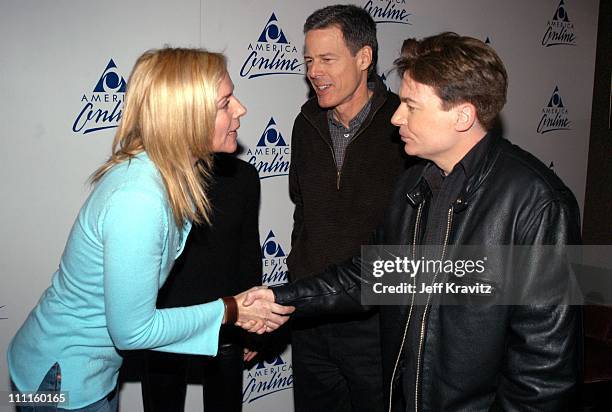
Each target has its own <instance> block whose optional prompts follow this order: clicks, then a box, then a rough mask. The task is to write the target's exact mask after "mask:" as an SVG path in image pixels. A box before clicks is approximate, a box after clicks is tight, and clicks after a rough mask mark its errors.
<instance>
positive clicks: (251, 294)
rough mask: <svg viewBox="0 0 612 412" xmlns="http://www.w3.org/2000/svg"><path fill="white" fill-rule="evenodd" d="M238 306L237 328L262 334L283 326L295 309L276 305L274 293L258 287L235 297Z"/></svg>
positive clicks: (263, 287)
mask: <svg viewBox="0 0 612 412" xmlns="http://www.w3.org/2000/svg"><path fill="white" fill-rule="evenodd" d="M234 298H235V299H236V303H237V304H238V321H237V322H236V325H237V326H240V327H241V328H243V329H245V330H248V331H249V332H254V333H257V334H262V333H264V332H272V331H274V330H276V329H278V328H279V327H280V326H281V325H283V324H284V323H285V322H287V320H289V316H287V315H290V314H291V313H293V311H294V310H295V308H294V307H293V306H282V305H278V304H276V303H274V293H272V291H271V290H270V289H268V288H267V287H266V286H256V287H254V288H251V289H249V290H247V291H245V292H242V293H240V294H239V295H236V296H234Z"/></svg>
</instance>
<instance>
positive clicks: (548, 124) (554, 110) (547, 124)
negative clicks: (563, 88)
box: [537, 86, 572, 134]
mask: <svg viewBox="0 0 612 412" xmlns="http://www.w3.org/2000/svg"><path fill="white" fill-rule="evenodd" d="M571 125H572V122H571V121H570V119H569V117H568V115H567V108H566V107H565V106H564V105H563V99H562V98H561V94H559V87H557V86H555V90H554V91H553V94H552V96H550V99H549V100H548V104H547V105H546V106H545V107H543V108H542V117H541V118H540V123H539V124H538V129H537V130H538V133H541V134H544V133H548V132H552V131H555V130H571V127H570V126H571Z"/></svg>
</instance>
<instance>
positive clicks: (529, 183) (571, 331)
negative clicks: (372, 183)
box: [273, 136, 581, 411]
mask: <svg viewBox="0 0 612 412" xmlns="http://www.w3.org/2000/svg"><path fill="white" fill-rule="evenodd" d="M491 138H492V140H491V144H490V145H489V147H488V149H487V152H486V153H485V155H484V156H483V158H482V159H481V160H480V161H479V163H478V166H477V167H476V171H475V173H474V174H473V175H472V176H471V177H470V178H469V179H468V181H467V183H466V186H465V188H464V190H463V192H462V193H461V194H460V195H459V197H458V198H457V200H456V201H455V202H454V203H453V204H452V205H450V206H449V214H448V219H449V221H448V224H447V228H445V230H446V231H447V233H446V242H447V243H448V245H486V246H495V245H517V246H520V245H556V246H563V245H575V244H579V243H580V240H581V239H580V223H579V222H580V217H579V210H578V205H577V203H576V200H575V198H574V196H573V194H572V193H571V191H570V190H569V189H568V188H567V187H566V186H565V185H564V184H563V183H562V182H561V180H560V179H559V178H558V177H557V176H556V175H555V174H554V172H552V171H551V170H550V169H548V168H547V167H546V166H545V165H544V164H543V163H542V162H540V161H539V160H537V159H536V158H535V157H534V156H532V155H531V154H529V153H527V152H525V151H524V150H522V149H520V148H519V147H517V146H515V145H513V144H511V143H510V142H508V141H507V140H505V139H503V138H501V137H494V136H491ZM427 164H428V162H425V161H423V162H421V163H419V164H417V165H415V166H414V167H412V168H411V169H410V170H408V171H407V172H406V173H404V174H403V175H402V177H401V178H400V179H399V180H398V184H397V186H396V188H395V191H394V193H393V195H392V197H391V202H390V206H389V207H388V209H387V210H386V213H385V218H384V221H383V223H382V224H381V226H380V227H379V228H378V229H377V230H376V231H375V234H374V235H373V239H372V240H371V242H372V243H374V244H382V245H413V244H415V243H416V244H418V243H419V241H420V239H421V236H422V233H423V231H424V227H423V226H424V225H425V224H426V222H425V220H426V219H423V218H422V216H423V215H425V214H426V211H427V208H428V205H429V204H431V192H430V191H429V190H428V186H427V184H426V183H425V181H424V179H423V170H424V167H427ZM407 249H411V248H407ZM529 258H530V260H528V261H527V266H526V268H527V269H528V273H527V274H524V273H522V277H521V279H522V280H525V281H526V282H527V284H525V285H523V286H524V287H525V288H529V287H530V282H536V281H537V282H538V283H539V284H544V283H546V284H549V285H557V284H559V283H560V282H565V281H566V279H565V278H564V276H565V274H566V273H567V271H566V270H565V269H564V266H563V262H562V261H561V260H560V259H559V260H551V259H544V258H541V259H540V258H539V255H537V254H533V256H529ZM365 265H366V263H365V261H363V260H362V258H361V257H360V256H359V255H356V257H354V258H352V259H349V260H347V261H345V262H344V263H340V264H335V265H331V266H329V267H328V268H326V269H325V270H324V271H323V272H322V273H321V274H319V275H317V276H316V277H311V278H308V279H302V280H300V281H298V282H295V283H293V284H290V285H283V286H281V287H278V288H274V289H273V291H274V295H275V298H276V302H278V303H281V304H284V305H286V304H291V305H294V306H296V308H297V310H296V312H295V315H294V316H296V315H297V316H301V315H310V314H313V315H314V314H317V315H318V314H321V313H331V312H333V313H349V312H352V311H360V310H365V309H369V308H367V307H365V306H364V305H362V304H361V291H362V290H361V289H362V287H364V285H368V286H367V287H369V285H370V284H371V283H372V282H375V281H376V280H375V279H374V278H372V277H368V273H371V272H370V271H368V270H365V271H364V272H363V273H364V274H363V275H362V267H365ZM512 278H513V275H512V274H509V273H507V272H503V271H502V272H500V273H498V274H497V278H493V279H488V281H489V282H490V283H493V284H495V285H497V288H499V289H500V290H502V291H503V290H504V288H506V289H508V288H510V287H511V286H510V285H511V284H512V280H513V279H512ZM476 280H478V279H476ZM563 302H564V301H555V300H550V301H547V302H545V304H544V303H538V302H534V303H533V304H529V303H528V302H524V304H521V305H512V306H510V305H499V304H490V305H487V304H477V305H465V304H464V305H462V304H458V305H452V306H447V305H440V304H439V302H438V301H437V300H436V298H434V299H432V300H431V301H430V302H429V304H428V305H427V306H426V309H425V311H424V314H423V316H422V317H419V318H418V319H409V313H410V312H411V311H410V305H409V304H406V305H401V306H380V307H379V311H380V327H381V345H382V347H381V350H382V362H383V379H384V381H383V382H384V385H385V391H386V393H385V398H386V403H387V407H389V405H391V407H389V410H392V411H415V410H416V411H467V410H469V411H488V410H521V411H558V410H566V409H567V408H568V407H569V403H568V401H569V399H570V397H571V396H572V395H573V392H574V390H575V387H576V385H577V381H578V380H579V370H580V367H579V365H580V348H581V344H580V342H581V332H580V323H581V322H580V320H581V310H580V308H579V307H577V306H568V305H564V304H561V303H563ZM408 327H409V328H419V330H420V331H421V332H420V333H419V335H420V341H418V342H407V341H405V339H406V335H410V334H406V333H405V330H406V328H408ZM414 344H416V345H418V348H417V349H418V350H417V353H418V359H417V360H415V361H416V362H417V363H416V364H417V365H418V367H417V376H414V377H408V379H414V380H413V381H412V382H414V385H413V390H414V391H415V396H414V398H415V399H416V402H415V404H414V405H405V404H403V403H402V400H401V396H399V395H400V394H401V393H402V389H403V388H404V386H403V385H404V384H405V382H406V381H405V378H406V377H404V376H403V374H402V372H403V365H404V363H405V355H404V354H403V353H402V352H403V350H405V348H406V345H414Z"/></svg>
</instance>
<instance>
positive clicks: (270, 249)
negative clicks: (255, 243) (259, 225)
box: [261, 231, 286, 258]
mask: <svg viewBox="0 0 612 412" xmlns="http://www.w3.org/2000/svg"><path fill="white" fill-rule="evenodd" d="M261 253H262V254H263V256H264V258H272V257H283V256H286V255H285V252H284V251H283V249H282V248H281V246H280V245H279V244H278V243H277V242H276V236H274V232H272V231H270V233H268V237H266V240H265V241H264V243H263V246H262V247H261Z"/></svg>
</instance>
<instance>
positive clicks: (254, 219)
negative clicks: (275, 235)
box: [239, 166, 262, 290]
mask: <svg viewBox="0 0 612 412" xmlns="http://www.w3.org/2000/svg"><path fill="white" fill-rule="evenodd" d="M246 172H247V173H245V175H246V178H245V182H246V192H247V200H246V208H245V213H244V219H243V222H242V239H240V272H239V273H240V276H241V277H242V278H241V280H240V286H241V290H246V289H249V288H251V287H253V286H256V285H261V282H262V278H261V275H262V272H261V246H260V244H259V200H260V192H261V187H260V182H259V176H258V175H257V170H255V168H253V167H252V166H249V167H248V169H247V170H246Z"/></svg>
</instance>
